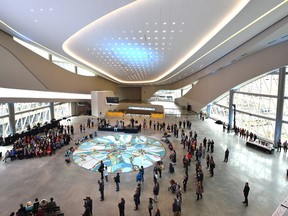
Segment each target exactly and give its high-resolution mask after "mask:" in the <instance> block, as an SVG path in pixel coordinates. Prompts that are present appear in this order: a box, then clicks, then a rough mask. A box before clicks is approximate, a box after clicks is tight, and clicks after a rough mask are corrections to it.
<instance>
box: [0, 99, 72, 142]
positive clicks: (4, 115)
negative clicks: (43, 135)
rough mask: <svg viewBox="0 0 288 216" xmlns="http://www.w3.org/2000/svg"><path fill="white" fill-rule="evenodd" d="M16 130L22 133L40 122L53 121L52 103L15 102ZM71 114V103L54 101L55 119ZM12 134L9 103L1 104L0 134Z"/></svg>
mask: <svg viewBox="0 0 288 216" xmlns="http://www.w3.org/2000/svg"><path fill="white" fill-rule="evenodd" d="M14 110H15V130H16V133H21V132H22V131H26V130H27V126H28V125H30V127H31V128H33V127H34V126H36V125H37V124H38V123H40V124H41V125H42V124H44V123H49V122H50V121H51V117H50V116H51V115H50V103H14ZM69 116H71V103H54V117H55V119H62V118H63V117H69ZM9 135H10V128H9V112H8V104H7V103H2V104H0V136H2V137H7V136H9Z"/></svg>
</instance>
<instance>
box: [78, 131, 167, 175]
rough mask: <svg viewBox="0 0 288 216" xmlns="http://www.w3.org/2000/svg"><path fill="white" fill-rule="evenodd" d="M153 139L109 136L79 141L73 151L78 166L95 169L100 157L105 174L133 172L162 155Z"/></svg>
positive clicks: (158, 143)
mask: <svg viewBox="0 0 288 216" xmlns="http://www.w3.org/2000/svg"><path fill="white" fill-rule="evenodd" d="M165 152H166V151H165V147H164V146H163V145H162V144H161V143H160V142H159V141H157V140H155V139H152V138H149V137H145V136H139V135H125V134H124V135H110V136H104V137H95V138H93V139H91V140H88V141H85V142H83V143H82V144H81V145H80V146H78V147H77V148H76V149H75V151H74V152H73V160H74V162H76V163H77V164H78V165H79V166H81V167H83V168H85V169H88V170H91V171H94V172H97V171H98V167H99V164H100V161H101V160H102V161H103V162H104V164H105V166H107V168H108V172H109V173H116V172H133V171H135V170H138V169H139V167H140V166H143V167H144V168H146V167H149V166H152V165H153V164H155V163H156V162H157V161H159V160H161V159H162V158H163V157H164V156H165Z"/></svg>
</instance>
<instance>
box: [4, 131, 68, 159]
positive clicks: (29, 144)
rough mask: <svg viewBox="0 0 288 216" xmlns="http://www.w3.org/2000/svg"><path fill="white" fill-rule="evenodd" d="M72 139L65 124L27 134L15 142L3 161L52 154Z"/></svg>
mask: <svg viewBox="0 0 288 216" xmlns="http://www.w3.org/2000/svg"><path fill="white" fill-rule="evenodd" d="M70 141H71V137H70V134H69V133H67V131H66V130H64V127H63V126H60V127H58V128H55V129H50V130H48V131H47V132H46V133H44V134H37V135H31V136H25V137H23V138H19V139H18V140H16V141H15V142H14V143H13V148H12V149H11V150H7V151H6V153H5V156H4V159H3V161H4V162H5V163H6V162H7V160H9V159H10V160H11V161H13V160H16V159H19V160H22V159H30V158H41V157H43V156H48V155H49V156H51V155H52V154H55V152H56V150H57V149H60V148H62V147H63V146H65V145H68V144H69V143H70Z"/></svg>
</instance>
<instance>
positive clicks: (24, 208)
mask: <svg viewBox="0 0 288 216" xmlns="http://www.w3.org/2000/svg"><path fill="white" fill-rule="evenodd" d="M55 214H57V215H64V214H63V213H62V212H61V210H60V206H59V205H57V204H56V202H55V200H54V198H53V197H51V198H50V200H49V201H48V200H46V199H42V200H41V201H39V199H38V198H35V200H34V202H32V201H28V202H27V203H26V204H25V205H24V204H23V203H20V207H19V209H18V211H16V212H12V213H11V214H10V216H44V215H47V216H49V215H55Z"/></svg>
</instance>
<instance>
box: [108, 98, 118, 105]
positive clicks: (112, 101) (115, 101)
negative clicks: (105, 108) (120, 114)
mask: <svg viewBox="0 0 288 216" xmlns="http://www.w3.org/2000/svg"><path fill="white" fill-rule="evenodd" d="M106 103H108V104H119V97H106Z"/></svg>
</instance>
